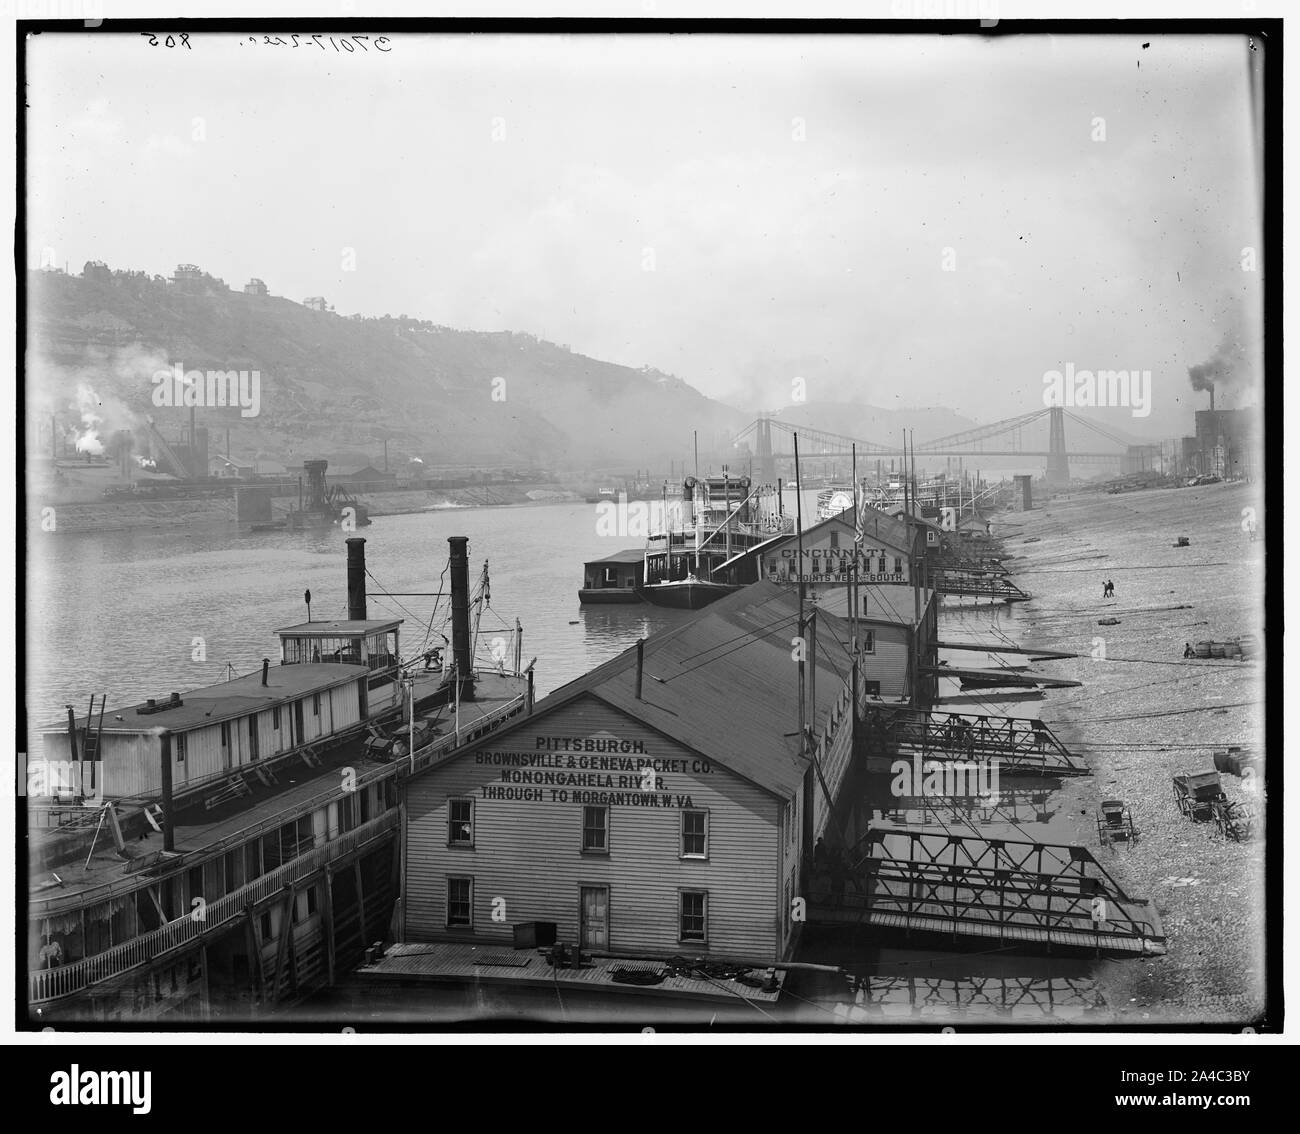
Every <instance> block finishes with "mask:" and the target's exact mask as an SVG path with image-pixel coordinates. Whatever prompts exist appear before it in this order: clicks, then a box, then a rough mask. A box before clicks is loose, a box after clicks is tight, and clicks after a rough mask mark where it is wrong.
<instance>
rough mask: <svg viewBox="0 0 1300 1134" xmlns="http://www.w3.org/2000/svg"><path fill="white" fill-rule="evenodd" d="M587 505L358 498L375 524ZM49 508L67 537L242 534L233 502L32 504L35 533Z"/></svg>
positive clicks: (440, 495) (551, 493)
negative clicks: (223, 530) (457, 512)
mask: <svg viewBox="0 0 1300 1134" xmlns="http://www.w3.org/2000/svg"><path fill="white" fill-rule="evenodd" d="M582 499H583V498H582V497H581V496H579V495H578V493H576V492H572V491H570V490H568V489H565V488H562V487H560V486H559V485H553V484H538V485H487V486H484V487H479V488H456V489H402V490H398V491H395V492H375V493H371V494H369V495H363V496H360V497H358V500H359V501H360V502H361V503H362V504H364V505H365V506H366V509H367V511H368V512H369V514H370V516H371V518H372V519H374V518H378V517H381V516H405V515H411V514H414V513H417V512H434V511H440V510H442V509H455V508H510V507H525V506H528V505H536V504H565V503H579V502H581V501H582ZM297 506H298V499H297V497H289V496H283V497H276V498H274V499H273V501H272V515H273V516H274V517H275V518H276V519H281V518H283V517H284V515H285V514H286V513H287V512H288V511H289V509H290V507H294V508H296V507H297ZM46 508H50V509H52V515H53V522H54V528H53V529H52V530H53V531H54V532H55V533H61V534H64V535H75V534H81V533H89V532H96V533H98V532H120V531H133V530H146V531H147V530H164V529H167V528H214V527H222V526H229V527H230V528H231V530H232V531H233V530H236V520H235V503H234V501H233V500H230V499H222V498H217V499H213V498H204V499H194V500H111V501H110V500H102V501H90V502H86V501H69V502H66V503H57V502H56V503H54V504H50V505H45V504H42V503H40V502H39V501H36V500H32V501H31V502H30V503H29V505H28V518H29V520H30V522H31V524H32V526H33V528H34V529H40V528H41V525H42V524H44V523H48V522H49V521H48V516H49V515H50V513H47V512H46V510H45V509H46ZM45 530H46V531H48V530H50V529H49V528H46V529H45Z"/></svg>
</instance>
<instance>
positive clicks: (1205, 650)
mask: <svg viewBox="0 0 1300 1134" xmlns="http://www.w3.org/2000/svg"><path fill="white" fill-rule="evenodd" d="M1211 645H1212V643H1210V642H1197V643H1196V645H1195V646H1193V647H1192V653H1194V654H1195V655H1196V656H1197V657H1198V658H1208V657H1209V656H1210V646H1211Z"/></svg>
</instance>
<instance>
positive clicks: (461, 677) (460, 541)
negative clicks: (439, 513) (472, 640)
mask: <svg viewBox="0 0 1300 1134" xmlns="http://www.w3.org/2000/svg"><path fill="white" fill-rule="evenodd" d="M447 542H448V543H449V544H451V656H452V660H453V661H454V663H455V666H456V680H457V682H458V683H459V684H460V699H461V700H462V701H472V700H473V699H474V681H473V676H472V674H473V672H474V663H473V659H472V658H471V657H470V645H469V537H468V536H448V537H447Z"/></svg>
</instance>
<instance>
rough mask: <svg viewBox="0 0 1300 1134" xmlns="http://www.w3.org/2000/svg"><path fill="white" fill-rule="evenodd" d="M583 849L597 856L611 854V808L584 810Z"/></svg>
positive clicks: (585, 808) (588, 808)
mask: <svg viewBox="0 0 1300 1134" xmlns="http://www.w3.org/2000/svg"><path fill="white" fill-rule="evenodd" d="M582 849H583V850H584V851H591V852H594V853H596V854H608V853H609V808H608V807H584V808H583V809H582Z"/></svg>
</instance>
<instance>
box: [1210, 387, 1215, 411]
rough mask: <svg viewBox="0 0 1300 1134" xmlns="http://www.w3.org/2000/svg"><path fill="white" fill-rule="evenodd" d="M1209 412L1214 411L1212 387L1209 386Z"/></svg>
mask: <svg viewBox="0 0 1300 1134" xmlns="http://www.w3.org/2000/svg"><path fill="white" fill-rule="evenodd" d="M1210 412H1211V413H1213V412H1214V387H1213V386H1211V387H1210Z"/></svg>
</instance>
